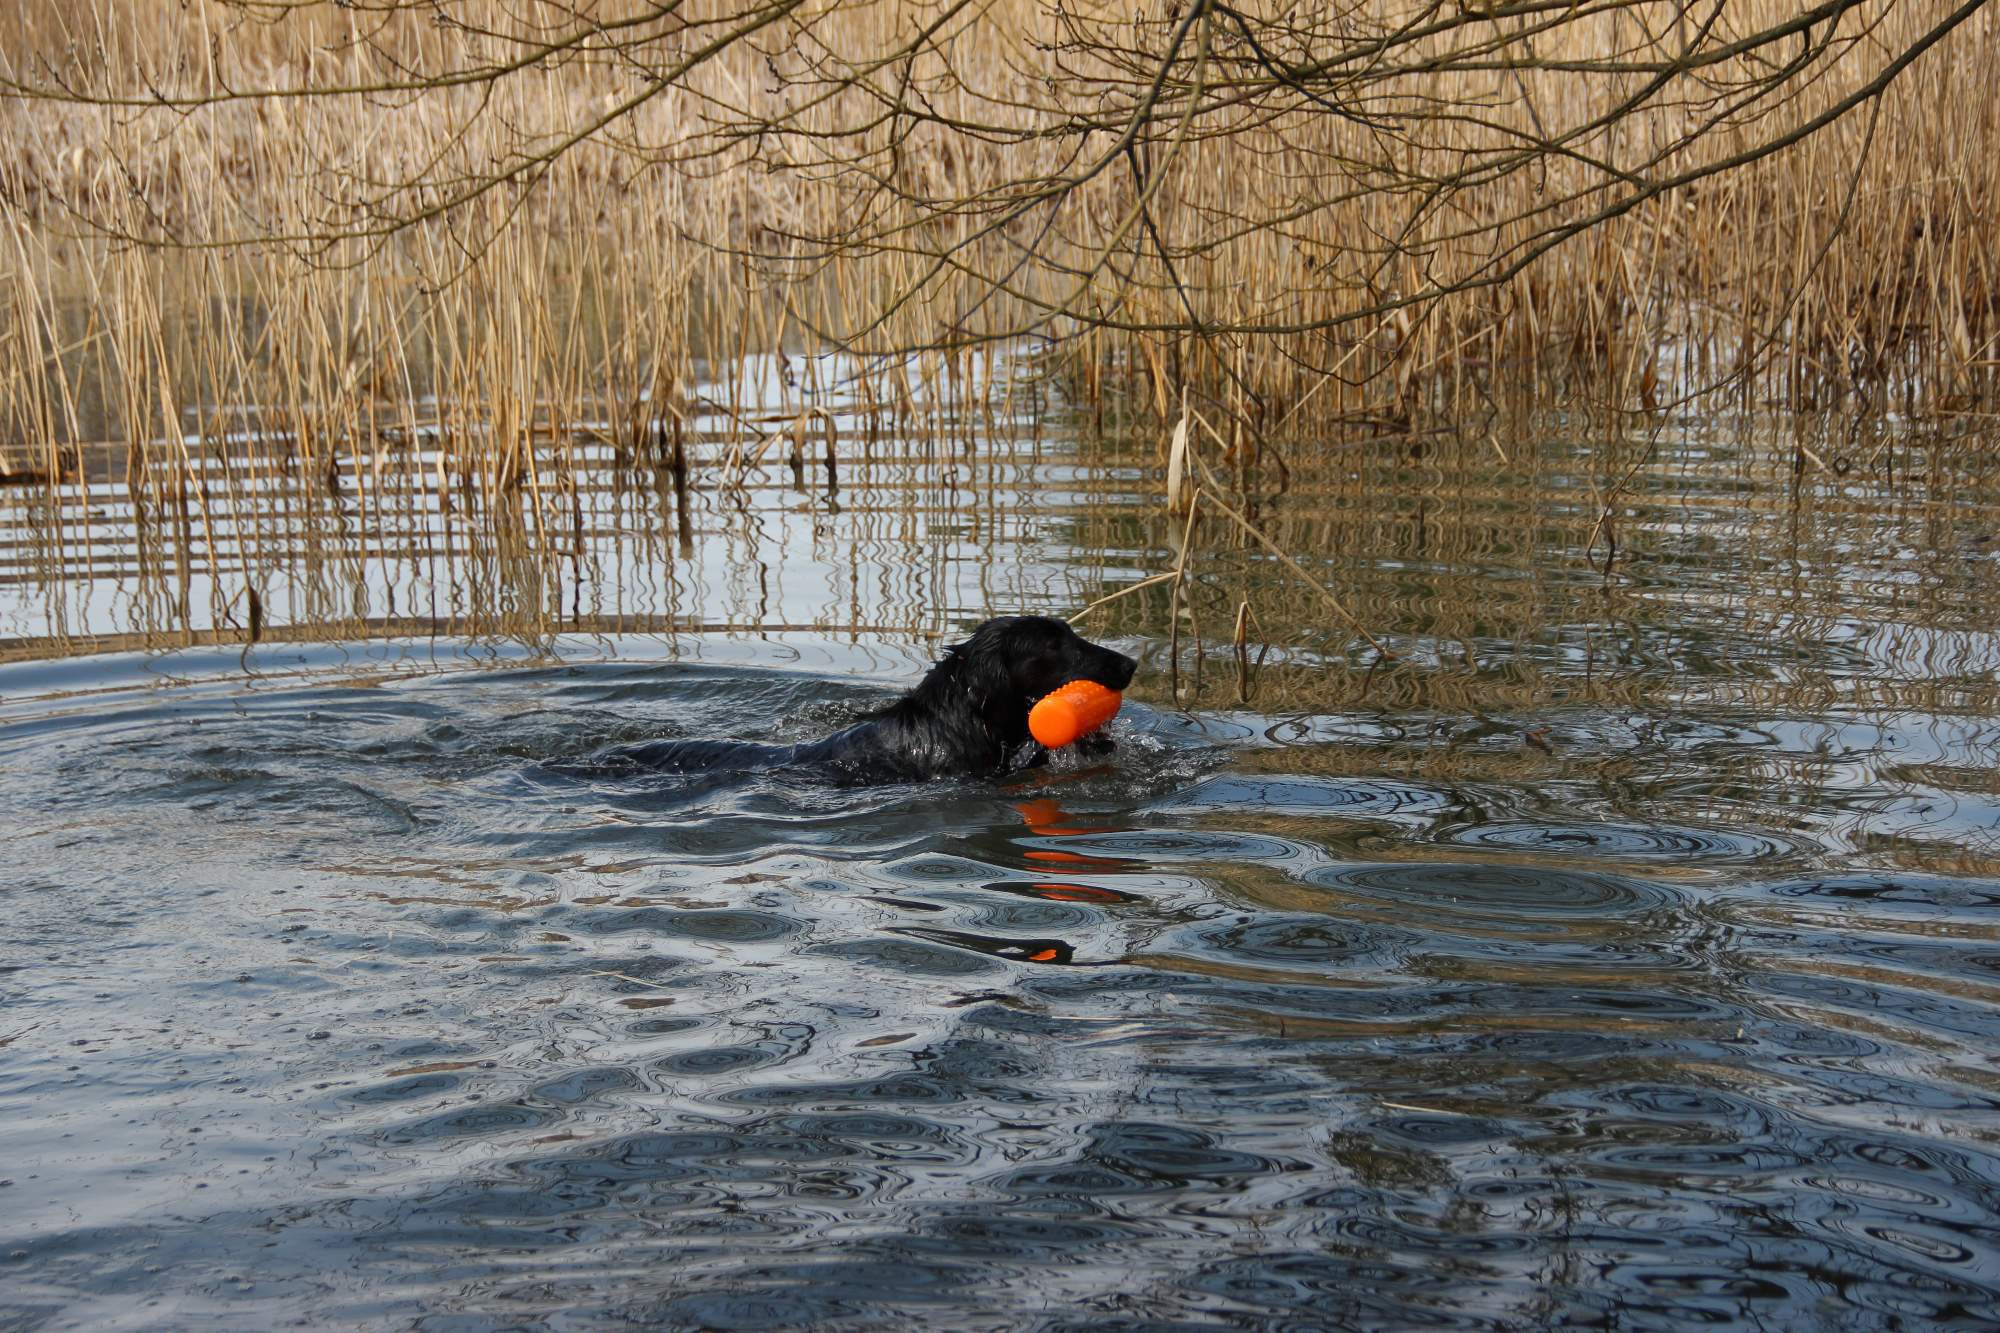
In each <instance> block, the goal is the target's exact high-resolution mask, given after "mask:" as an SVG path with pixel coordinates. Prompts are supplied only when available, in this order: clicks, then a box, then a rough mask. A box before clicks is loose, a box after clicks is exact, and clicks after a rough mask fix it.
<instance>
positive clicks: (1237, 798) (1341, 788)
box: [1153, 773, 1453, 819]
mask: <svg viewBox="0 0 2000 1333" xmlns="http://www.w3.org/2000/svg"><path fill="white" fill-rule="evenodd" d="M1452 804H1453V801H1452V798H1451V796H1450V795H1449V794H1448V793H1446V792H1442V791H1439V790H1437V789H1436V788H1434V787H1420V786H1417V785H1415V784H1413V783H1406V782H1387V781H1382V780H1371V779H1363V778H1314V777H1248V776H1245V775H1243V774H1240V773H1232V774H1225V775H1223V776H1221V777H1215V778H1210V779H1209V780H1208V781H1206V782H1202V783H1197V784H1196V785H1195V786H1193V787H1190V788H1189V789H1188V790H1186V791H1184V792H1182V793H1180V794H1179V795H1178V796H1177V797H1175V798H1174V799H1172V800H1171V801H1169V802H1165V803H1163V804H1161V805H1157V806H1155V807H1153V808H1154V809H1156V810H1163V811H1165V810H1171V811H1174V812H1177V813H1178V812H1182V811H1201V810H1270V811H1280V812H1284V813H1288V814H1325V815H1347V816H1352V817H1355V818H1362V819H1367V818H1379V817H1382V816H1386V815H1429V814H1435V813H1436V812H1437V811H1439V810H1443V809H1447V808H1448V807H1450V806H1451V805H1452Z"/></svg>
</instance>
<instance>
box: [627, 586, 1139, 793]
mask: <svg viewBox="0 0 2000 1333" xmlns="http://www.w3.org/2000/svg"><path fill="white" fill-rule="evenodd" d="M1138 665H1139V664H1138V663H1137V662H1134V661H1133V660H1132V659H1131V658H1129V657H1127V656H1125V655H1124V654H1123V653H1116V652H1113V651H1112V650H1111V649H1109V648H1100V647H1099V646H1098V645H1096V644H1094V643H1091V642H1089V641H1087V640H1085V639H1082V638H1080V637H1078V635H1077V633H1076V631H1075V630H1072V629H1071V628H1070V627H1069V626H1068V625H1066V624H1064V623H1063V622H1062V621H1060V620H1050V619H1048V618H1046V617H1043V616H1008V617H1003V618H1000V619H996V620H989V621H987V622H986V623H985V624H983V625H981V626H980V627H979V628H978V629H976V630H974V631H973V632H972V637H971V638H969V639H967V640H966V641H965V642H964V643H960V644H954V645H952V646H951V647H950V648H948V649H946V650H945V654H944V657H943V658H942V659H941V660H940V661H939V662H938V663H937V665H936V666H933V667H932V668H931V669H930V672H929V674H927V675H926V676H925V677H924V679H923V682H922V683H921V684H919V685H918V686H917V687H916V688H915V689H913V690H911V691H910V692H909V693H908V694H906V695H904V696H903V697H902V698H900V699H898V700H896V702H894V703H892V704H889V705H888V706H887V707H884V708H880V709H877V710H876V711H875V712H873V713H870V714H868V716H867V718H866V719H865V720H863V721H861V722H857V723H856V724H855V725H853V726H851V727H849V728H847V729H846V730H845V731H840V732H836V733H835V734H833V735H831V736H829V737H827V738H826V739H825V740H820V741H809V742H806V743H804V744H801V745H755V744H752V743H750V742H748V741H651V742H648V743H646V744H644V745H631V746H625V747H621V748H619V749H616V750H612V751H609V752H607V753H606V754H604V755H602V756H600V757H599V759H598V761H597V762H596V763H594V764H592V765H591V766H590V767H591V768H592V769H593V770H594V771H596V772H600V773H603V772H615V771H618V770H623V769H631V768H641V769H649V770H652V771H654V772H660V773H729V772H749V771H753V770H764V769H774V768H807V769H811V770H816V771H819V772H823V773H826V774H827V775H828V776H831V777H834V778H836V779H839V780H844V781H848V782H910V781H917V780H920V779H924V778H941V777H985V776H997V775H1000V774H1004V773H1008V772H1011V771H1013V770H1014V769H1017V768H1027V767H1031V766H1033V765H1036V764H1039V763H1042V762H1043V761H1045V760H1046V759H1047V758H1048V751H1047V750H1044V749H1043V748H1042V747H1041V746H1040V745H1039V744H1036V743H1035V742H1034V741H1033V740H1032V739H1031V738H1030V737H1029V735H1028V710H1029V709H1030V708H1032V707H1034V705H1035V701H1036V700H1037V699H1040V698H1041V697H1042V696H1043V695H1045V694H1047V693H1049V691H1051V690H1053V689H1055V688H1056V687H1058V686H1060V685H1064V684H1067V683H1068V682H1069V681H1072V680H1094V681H1096V682H1097V683H1098V684H1099V685H1103V686H1107V687H1108V688H1110V689H1114V690H1122V689H1124V688H1125V687H1126V686H1127V685H1129V684H1130V683H1131V681H1132V673H1133V671H1135V670H1136V669H1137V668H1138ZM1093 742H1094V743H1093V744H1092V749H1093V750H1095V751H1102V750H1105V749H1109V748H1110V742H1109V741H1108V740H1105V739H1102V738H1093Z"/></svg>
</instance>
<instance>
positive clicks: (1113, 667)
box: [1104, 652, 1139, 690]
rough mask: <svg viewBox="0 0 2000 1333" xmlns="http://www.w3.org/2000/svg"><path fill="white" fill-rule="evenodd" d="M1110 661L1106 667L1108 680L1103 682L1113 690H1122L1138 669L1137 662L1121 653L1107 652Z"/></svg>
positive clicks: (1130, 681) (1129, 682)
mask: <svg viewBox="0 0 2000 1333" xmlns="http://www.w3.org/2000/svg"><path fill="white" fill-rule="evenodd" d="M1107 655H1108V656H1109V657H1110V659H1111V662H1110V665H1109V668H1108V674H1109V676H1110V679H1109V680H1106V681H1105V682H1104V683H1105V684H1106V685H1109V686H1110V687H1111V688H1112V689H1114V690H1122V689H1124V688H1125V687H1126V686H1127V685H1130V684H1131V683H1132V677H1133V675H1134V674H1135V673H1136V672H1137V671H1138V670H1139V663H1138V662H1137V661H1136V660H1134V659H1133V658H1130V657H1127V656H1125V654H1123V653H1112V652H1107Z"/></svg>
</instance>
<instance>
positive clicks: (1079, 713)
mask: <svg viewBox="0 0 2000 1333" xmlns="http://www.w3.org/2000/svg"><path fill="white" fill-rule="evenodd" d="M1124 700H1125V696H1124V695H1122V694H1120V693H1119V692H1118V691H1117V690H1113V689H1107V688H1106V687H1104V686H1102V685H1099V684H1098V683H1097V682H1096V681H1094V680H1073V681H1071V682H1070V683H1069V684H1067V685H1064V686H1061V687H1059V688H1057V689H1055V690H1053V691H1051V692H1050V693H1048V694H1045V695H1043V696H1042V697H1041V699H1040V700H1038V701H1037V702H1036V704H1035V706H1034V707H1033V708H1032V709H1030V710H1029V712H1028V734H1029V735H1031V736H1033V737H1034V738H1035V739H1036V740H1038V741H1040V742H1041V743H1042V744H1043V745H1046V746H1048V747H1049V748H1050V749H1051V750H1054V749H1059V748H1060V747H1062V746H1065V745H1068V744H1069V743H1070V742H1071V741H1073V740H1075V739H1076V738H1077V737H1078V736H1081V735H1083V734H1084V733H1085V732H1088V731H1095V730H1097V729H1098V728H1099V727H1101V726H1103V725H1104V724H1105V723H1106V722H1109V721H1110V720H1111V719H1112V718H1113V717H1115V716H1117V714H1118V705H1119V704H1121V703H1123V702H1124Z"/></svg>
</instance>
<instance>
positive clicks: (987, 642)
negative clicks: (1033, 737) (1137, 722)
mask: <svg viewBox="0 0 2000 1333" xmlns="http://www.w3.org/2000/svg"><path fill="white" fill-rule="evenodd" d="M952 653H953V655H954V656H956V657H957V658H958V660H959V661H960V663H961V664H962V669H964V670H965V671H966V672H967V681H966V683H967V684H968V685H969V686H972V687H973V688H974V690H975V692H976V693H980V694H983V695H984V696H985V698H986V699H987V700H988V701H989V703H988V706H993V707H1002V708H1006V709H1008V710H1009V711H1010V712H1012V711H1014V710H1017V709H1018V710H1019V711H1020V714H1021V716H1020V725H1021V726H1022V727H1023V728H1024V729H1025V727H1026V726H1027V711H1026V710H1027V709H1028V708H1029V707H1032V706H1033V705H1034V703H1035V701H1036V700H1037V699H1040V698H1041V697H1042V696H1043V695H1045V694H1047V693H1049V692H1050V691H1051V690H1054V689H1057V688H1059V687H1061V686H1063V685H1067V684H1068V683H1069V682H1070V681H1073V680H1094V681H1096V682H1097V683H1098V684H1099V685H1102V686H1104V687H1105V688H1107V689H1113V690H1122V689H1124V688H1125V687H1126V686H1127V685H1130V684H1131V683H1132V673H1133V672H1134V671H1136V670H1137V669H1138V667H1139V664H1138V663H1137V662H1135V661H1133V660H1132V659H1131V658H1129V657H1127V656H1125V654H1123V653H1120V652H1114V651H1112V650H1111V649H1109V648H1104V647H1100V646H1099V645H1097V644H1094V643H1092V642H1090V641H1089V640H1088V639H1085V638H1082V637H1081V636H1079V635H1078V634H1077V632H1076V631H1075V630H1073V629H1071V628H1070V627H1069V626H1068V625H1066V624H1064V623H1063V622H1062V621H1060V620H1051V619H1049V618H1048V617H1047V616H1002V617H999V618H997V619H994V620H989V621H987V622H986V623H985V624H983V625H981V626H980V627H979V628H978V629H976V630H974V631H973V632H972V637H971V638H969V639H967V640H966V641H965V642H964V643H961V644H959V645H958V646H957V647H956V648H954V649H952ZM1010 720H1011V719H1010Z"/></svg>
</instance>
